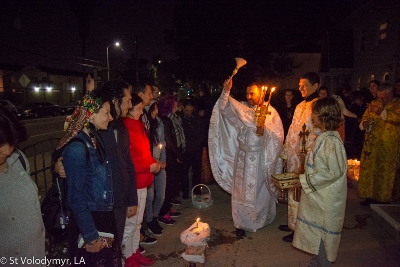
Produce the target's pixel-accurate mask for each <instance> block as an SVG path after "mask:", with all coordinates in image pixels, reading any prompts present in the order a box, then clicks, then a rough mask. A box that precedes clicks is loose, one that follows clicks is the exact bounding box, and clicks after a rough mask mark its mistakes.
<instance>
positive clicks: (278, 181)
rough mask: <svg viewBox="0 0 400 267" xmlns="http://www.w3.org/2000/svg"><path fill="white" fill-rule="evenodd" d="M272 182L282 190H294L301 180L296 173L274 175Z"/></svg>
mask: <svg viewBox="0 0 400 267" xmlns="http://www.w3.org/2000/svg"><path fill="white" fill-rule="evenodd" d="M271 176H272V182H273V183H274V184H275V185H276V186H277V187H278V188H280V189H286V188H292V187H293V186H294V184H296V182H297V180H298V179H299V175H298V174H297V173H294V172H287V173H279V174H273V175H271Z"/></svg>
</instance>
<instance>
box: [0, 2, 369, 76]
mask: <svg viewBox="0 0 400 267" xmlns="http://www.w3.org/2000/svg"><path fill="white" fill-rule="evenodd" d="M82 1H84V0H82ZM92 1H93V0H92ZM181 1H182V0H164V1H156V0H147V1H146V0H131V1H122V0H119V1H117V0H115V1H105V0H98V1H94V2H95V5H93V8H92V9H91V11H92V12H93V13H92V14H91V16H90V15H88V16H90V31H89V35H88V38H87V53H86V58H87V59H90V60H93V61H87V63H90V64H95V65H102V66H105V65H106V47H107V46H108V45H110V44H112V43H113V42H114V41H117V40H118V41H120V42H121V47H122V49H115V48H113V47H110V48H109V54H110V57H113V56H120V57H123V58H126V59H128V58H130V57H131V55H132V54H134V53H136V50H135V40H136V37H137V38H138V47H139V57H140V58H144V59H147V60H151V58H152V56H155V55H160V56H161V58H162V59H163V60H164V59H165V60H168V59H172V58H174V57H175V53H174V50H173V48H172V45H166V44H165V41H164V40H165V34H164V33H165V29H172V27H173V11H174V7H175V5H176V4H177V3H180V2H181ZM186 1H190V0H186ZM215 1H218V0H215ZM237 1H240V0H231V1H223V0H221V2H223V3H224V4H226V8H227V10H228V9H229V8H230V5H229V3H230V2H237ZM198 2H202V1H201V0H198ZM205 2H207V1H204V3H205ZM245 2H246V3H247V2H248V3H249V5H250V4H252V3H253V2H257V1H252V0H248V1H245ZM264 2H268V3H270V5H269V6H268V7H269V8H268V10H266V12H265V16H269V14H281V15H280V17H279V21H280V22H282V21H286V20H287V22H288V23H287V24H286V25H287V27H286V30H287V29H288V27H289V28H293V29H292V35H291V36H294V37H297V38H298V39H300V38H301V36H302V34H306V33H308V32H312V31H314V30H317V31H321V30H322V31H323V30H326V29H320V28H319V27H320V26H321V25H320V24H321V23H319V21H320V20H324V19H325V18H326V20H329V23H322V24H323V26H324V27H327V25H329V24H332V23H334V22H335V20H339V19H340V18H341V17H343V16H344V15H345V14H348V13H349V12H351V10H352V9H353V8H354V7H355V6H357V5H359V4H361V3H363V2H365V1H363V0H335V1H334V0H324V1H322V0H321V1H317V0H313V1H312V0H309V1H300V0H297V1H285V0H281V1H278V0H277V1H268V0H265V1H264ZM278 2H279V3H280V4H279V5H275V3H278ZM299 3H300V4H299ZM325 3H326V8H323V7H324V6H323V5H324V4H325ZM321 7H322V8H321ZM291 8H293V10H291ZM319 10H321V11H319ZM303 12H304V13H303ZM88 14H89V13H88ZM293 14H295V16H293ZM246 15H247V14H246ZM314 15H315V18H313V16H314ZM221 16H223V14H221ZM302 16H303V17H302ZM307 16H308V17H307ZM248 17H249V21H251V20H252V14H248ZM230 19H232V20H234V18H230ZM0 23H1V29H0V64H20V65H29V64H30V65H46V66H49V67H54V68H62V69H71V70H80V69H81V65H80V64H79V63H81V59H80V57H81V56H82V50H81V49H82V45H81V41H80V38H79V27H78V22H77V16H76V14H74V12H73V11H72V10H71V5H70V1H68V0H48V1H40V0H36V1H31V0H25V1H21V0H1V8H0ZM280 25H282V23H280ZM301 27H303V28H306V29H307V30H308V31H307V30H305V31H304V33H302V32H301V29H302V28H301ZM263 31H267V30H265V29H264V30H263ZM214 36H215V34H214ZM305 38H307V36H305ZM292 39H293V40H295V38H292ZM96 61H97V62H96Z"/></svg>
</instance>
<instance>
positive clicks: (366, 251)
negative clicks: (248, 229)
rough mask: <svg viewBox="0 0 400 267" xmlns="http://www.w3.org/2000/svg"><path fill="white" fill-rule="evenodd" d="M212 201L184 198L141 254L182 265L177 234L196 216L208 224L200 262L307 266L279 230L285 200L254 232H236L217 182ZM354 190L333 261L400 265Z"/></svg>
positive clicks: (399, 252)
mask: <svg viewBox="0 0 400 267" xmlns="http://www.w3.org/2000/svg"><path fill="white" fill-rule="evenodd" d="M210 189H211V192H212V196H213V200H214V205H213V206H211V207H209V208H207V209H196V208H193V206H192V204H191V200H185V201H183V202H182V204H181V205H180V206H176V207H177V210H178V211H180V212H182V214H183V215H182V216H181V217H179V218H177V224H175V225H173V226H164V233H163V235H162V236H160V237H158V242H157V243H156V244H154V245H147V246H145V248H146V253H145V255H146V256H149V257H152V258H154V259H155V260H156V263H155V264H154V265H153V266H155V267H157V266H165V267H175V266H183V259H182V258H181V257H180V254H181V253H182V252H183V251H184V248H185V245H184V244H182V243H181V242H180V234H181V232H183V231H184V230H185V229H187V228H188V227H189V226H190V225H191V224H192V223H194V222H195V220H196V218H197V217H200V218H201V221H203V222H207V223H208V224H209V225H210V227H211V238H210V241H209V242H208V245H209V249H208V250H207V259H206V264H205V266H207V267H209V266H218V267H231V266H235V267H239V266H240V267H247V266H248V267H255V266H258V267H268V266H277V267H280V266H282V267H291V266H297V267H303V266H305V267H306V266H308V265H309V264H308V263H309V260H310V257H311V255H309V254H307V253H304V252H302V251H300V250H297V249H295V248H294V247H292V246H291V244H290V243H285V242H283V241H282V240H281V238H282V236H284V235H285V233H284V232H281V231H279V230H278V226H279V225H280V224H284V223H285V222H286V220H287V205H285V204H278V208H277V217H276V220H275V222H274V223H273V224H271V225H269V226H266V227H264V228H263V229H260V230H259V231H257V232H256V233H247V236H246V237H242V238H237V237H236V235H235V231H234V227H233V223H232V218H231V205H230V195H229V194H227V193H225V192H224V191H223V190H222V189H221V188H220V187H219V186H218V185H216V184H214V185H211V186H210ZM359 201H360V199H358V197H357V194H356V190H355V189H353V188H349V190H348V201H347V209H346V219H345V225H344V229H343V234H342V242H341V244H340V250H339V254H338V258H337V261H336V262H335V264H334V266H335V267H375V266H376V267H382V266H384V267H390V266H400V241H396V240H395V238H394V237H392V236H390V235H389V234H388V233H387V232H386V231H385V230H384V229H383V228H382V227H381V226H380V225H379V224H378V223H377V222H376V221H374V220H373V219H372V217H371V210H370V208H368V207H363V206H361V205H360V204H359Z"/></svg>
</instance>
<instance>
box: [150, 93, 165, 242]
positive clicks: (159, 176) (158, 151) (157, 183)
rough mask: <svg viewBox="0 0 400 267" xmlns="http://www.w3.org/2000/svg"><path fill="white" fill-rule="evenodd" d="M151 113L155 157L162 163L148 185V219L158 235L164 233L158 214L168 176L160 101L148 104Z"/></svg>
mask: <svg viewBox="0 0 400 267" xmlns="http://www.w3.org/2000/svg"><path fill="white" fill-rule="evenodd" d="M145 109H147V112H148V114H150V119H149V122H150V138H153V142H152V143H153V144H154V145H153V157H154V158H155V159H157V162H159V163H160V171H159V172H158V173H155V174H154V182H153V183H152V184H151V185H150V186H149V187H147V199H146V221H147V227H148V229H149V231H150V232H151V233H152V234H154V235H157V236H160V235H162V231H163V228H162V227H161V226H160V225H159V223H158V219H157V218H158V216H159V214H160V210H161V207H162V205H163V203H164V199H165V187H166V185H167V176H166V173H165V167H166V165H167V164H166V155H165V137H164V124H163V122H162V121H161V119H160V118H159V117H158V116H157V115H158V103H157V102H156V101H153V100H152V101H151V102H150V106H146V107H145Z"/></svg>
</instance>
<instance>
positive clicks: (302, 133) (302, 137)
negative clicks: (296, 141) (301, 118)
mask: <svg viewBox="0 0 400 267" xmlns="http://www.w3.org/2000/svg"><path fill="white" fill-rule="evenodd" d="M301 129H302V131H300V133H299V136H300V140H301V148H300V153H307V150H306V143H307V141H306V137H307V136H308V135H309V134H310V131H309V130H306V129H307V126H306V124H305V123H304V124H303V126H302V127H301Z"/></svg>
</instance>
